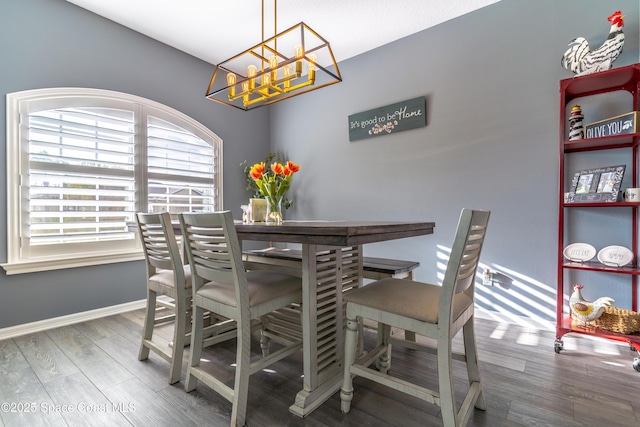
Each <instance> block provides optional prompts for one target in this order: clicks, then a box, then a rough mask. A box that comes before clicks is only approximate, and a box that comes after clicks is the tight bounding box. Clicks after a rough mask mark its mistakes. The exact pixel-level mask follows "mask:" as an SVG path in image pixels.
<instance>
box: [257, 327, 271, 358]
mask: <svg viewBox="0 0 640 427" xmlns="http://www.w3.org/2000/svg"><path fill="white" fill-rule="evenodd" d="M270 347H271V339H270V338H269V337H268V336H266V335H265V334H264V329H262V330H261V331H260V348H261V349H262V357H267V356H268V355H269V352H270Z"/></svg>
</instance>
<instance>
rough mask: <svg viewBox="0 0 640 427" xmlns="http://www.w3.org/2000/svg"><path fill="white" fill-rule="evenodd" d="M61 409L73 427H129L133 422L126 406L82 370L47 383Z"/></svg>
mask: <svg viewBox="0 0 640 427" xmlns="http://www.w3.org/2000/svg"><path fill="white" fill-rule="evenodd" d="M45 388H46V390H47V393H48V394H49V396H51V399H52V400H53V402H54V405H56V406H54V407H52V409H53V410H58V411H59V412H60V414H61V415H62V417H63V418H64V421H65V422H66V424H67V425H69V426H77V427H85V426H87V427H88V426H95V427H103V426H126V425H130V423H129V421H127V419H126V418H125V416H124V415H123V414H122V408H120V407H117V406H115V405H113V404H112V403H111V402H110V401H109V399H107V398H106V397H105V396H104V394H102V392H101V391H100V390H98V388H96V386H94V385H93V384H92V383H91V381H89V379H88V378H87V377H86V376H85V375H83V374H82V373H81V372H80V371H78V373H76V374H73V375H67V376H64V377H59V378H56V379H55V380H53V381H51V382H49V383H47V384H46V385H45Z"/></svg>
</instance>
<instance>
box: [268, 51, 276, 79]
mask: <svg viewBox="0 0 640 427" xmlns="http://www.w3.org/2000/svg"><path fill="white" fill-rule="evenodd" d="M269 68H270V69H271V81H273V82H275V81H276V80H278V57H277V56H275V55H271V56H270V57H269Z"/></svg>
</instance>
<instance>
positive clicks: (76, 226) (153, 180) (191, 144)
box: [2, 88, 222, 274]
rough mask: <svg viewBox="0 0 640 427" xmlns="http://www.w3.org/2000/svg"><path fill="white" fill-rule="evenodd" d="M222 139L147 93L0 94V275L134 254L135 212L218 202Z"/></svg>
mask: <svg viewBox="0 0 640 427" xmlns="http://www.w3.org/2000/svg"><path fill="white" fill-rule="evenodd" d="M221 146H222V141H221V140H220V139H219V138H218V137H217V136H216V135H215V134H214V133H213V132H211V131H210V130H208V129H207V128H205V127H204V126H202V125H201V124H199V123H198V122H196V121H195V120H193V119H191V118H190V117H188V116H185V115H184V114H182V113H180V112H178V111H175V110H173V109H170V108H169V107H166V106H164V105H161V104H158V103H155V102H153V101H150V100H147V99H144V98H140V97H136V96H133V95H127V94H122V93H118V92H112V91H104V90H97V89H76V88H54V89H39V90H33V91H24V92H18V93H14V94H7V172H8V173H7V255H8V256H7V258H8V259H7V263H6V264H2V267H4V269H5V270H6V271H7V274H17V273H23V272H29V271H42V270H48V269H57V268H68V267H75V266H82V265H94V264H103V263H109V262H120V261H128V260H133V259H141V257H142V252H141V247H140V245H139V242H138V239H137V238H136V232H135V230H134V229H132V228H131V225H132V224H133V223H134V221H135V213H136V212H140V211H142V212H163V211H168V212H171V213H178V212H185V211H210V210H220V209H221V208H222V201H221V191H219V189H220V188H221V187H222V174H221V165H222V159H221V158H220V153H222V149H221Z"/></svg>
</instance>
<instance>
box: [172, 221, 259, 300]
mask: <svg viewBox="0 0 640 427" xmlns="http://www.w3.org/2000/svg"><path fill="white" fill-rule="evenodd" d="M179 217H180V226H181V228H182V235H183V239H184V242H185V250H186V252H187V258H188V259H189V264H190V265H191V274H192V277H193V278H194V281H193V284H192V286H193V292H197V290H198V289H199V288H200V287H202V285H204V284H205V283H206V282H211V281H213V282H219V283H228V284H233V285H234V288H235V293H236V301H238V302H239V304H238V305H237V307H240V308H241V309H247V310H248V298H249V297H248V290H247V284H246V283H247V278H246V271H245V269H244V264H243V263H242V255H241V249H240V243H239V241H238V235H237V233H236V229H235V225H234V223H233V217H232V216H231V212H230V211H224V212H203V213H181V214H180V215H179ZM243 302H246V307H244V306H243ZM243 307H244V308H243Z"/></svg>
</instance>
